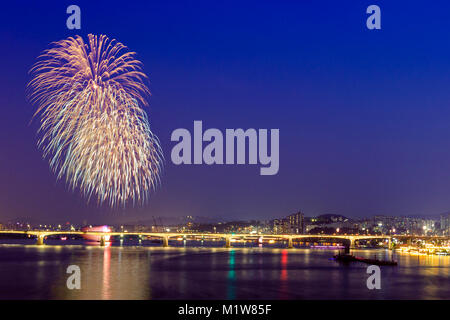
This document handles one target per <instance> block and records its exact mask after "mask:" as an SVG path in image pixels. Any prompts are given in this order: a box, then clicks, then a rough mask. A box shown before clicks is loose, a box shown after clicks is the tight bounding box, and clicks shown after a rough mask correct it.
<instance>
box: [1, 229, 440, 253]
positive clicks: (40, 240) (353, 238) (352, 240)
mask: <svg viewBox="0 0 450 320" xmlns="http://www.w3.org/2000/svg"><path fill="white" fill-rule="evenodd" d="M0 234H6V235H8V234H9V235H20V234H23V235H28V236H32V237H35V238H36V245H43V244H44V240H45V239H46V238H47V237H48V236H58V235H60V236H63V235H81V236H96V237H98V238H99V244H100V245H101V246H104V245H105V244H106V242H107V239H109V237H111V236H119V237H121V238H123V237H125V236H139V237H149V238H157V239H161V240H162V246H163V247H168V246H169V240H170V239H173V238H175V239H178V238H180V237H182V238H183V239H185V240H212V239H219V240H222V241H223V240H224V241H225V247H227V248H229V247H231V243H232V242H233V240H255V241H257V240H261V241H264V240H274V241H284V242H287V246H288V248H293V247H294V245H293V243H294V241H305V242H306V241H307V240H311V241H317V242H318V241H324V240H336V241H337V242H339V241H342V243H343V245H344V246H345V247H346V249H347V250H348V249H350V248H354V247H355V244H356V242H357V241H361V240H365V241H367V240H373V239H377V240H383V241H385V242H386V247H387V248H392V245H391V244H392V240H393V239H394V238H395V239H399V240H403V241H405V240H406V241H407V242H408V243H411V241H412V240H413V239H423V240H448V239H449V237H448V236H447V237H439V236H417V235H337V234H336V235H324V234H320V235H311V234H234V233H233V234H230V233H179V232H99V231H64V230H61V231H49V230H28V231H23V230H0ZM311 241H308V242H311Z"/></svg>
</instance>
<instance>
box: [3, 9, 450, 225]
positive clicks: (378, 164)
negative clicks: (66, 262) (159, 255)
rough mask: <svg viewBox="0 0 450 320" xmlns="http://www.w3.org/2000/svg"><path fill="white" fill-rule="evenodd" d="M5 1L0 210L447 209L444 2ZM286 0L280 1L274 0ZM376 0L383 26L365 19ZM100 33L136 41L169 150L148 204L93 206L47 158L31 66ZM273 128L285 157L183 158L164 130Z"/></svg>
mask: <svg viewBox="0 0 450 320" xmlns="http://www.w3.org/2000/svg"><path fill="white" fill-rule="evenodd" d="M30 2H31V3H32V4H26V3H25V2H22V3H20V4H11V3H9V4H2V9H1V13H0V21H1V28H0V40H1V44H2V50H1V51H0V55H1V59H0V67H1V68H0V70H1V73H0V107H1V108H2V112H1V116H0V150H1V153H0V221H2V220H6V219H9V218H13V217H36V218H39V219H49V220H54V219H56V218H58V219H61V220H68V221H74V222H77V221H82V220H83V219H87V220H88V221H89V222H97V221H101V222H113V221H115V220H117V219H119V218H130V219H132V218H138V219H147V218H151V216H152V215H155V216H183V215H199V216H214V217H222V218H226V219H228V218H236V217H238V218H272V217H277V216H284V215H287V214H289V213H292V212H294V211H296V210H298V209H301V210H303V211H304V212H305V213H306V214H307V215H316V214H322V213H337V214H343V215H347V216H369V215H373V214H389V215H418V214H420V215H435V214H437V213H440V212H443V211H448V210H450V196H449V195H450V125H449V123H450V90H449V88H450V41H449V40H450V19H449V16H450V3H449V2H448V1H433V2H430V1H287V2H280V1H277V2H275V1H257V2H251V1H224V2H220V3H219V2H218V1H195V2H187V1H186V2H173V1H171V2H169V1H145V4H143V3H139V4H133V2H132V1H120V2H118V1H117V2H114V1H89V2H86V3H84V2H82V1H76V2H73V3H76V4H78V5H79V6H80V7H81V12H82V29H81V30H80V31H71V30H68V29H67V28H66V23H65V21H66V18H67V14H66V13H65V11H66V8H67V6H68V5H69V4H72V2H64V1H58V2H50V3H46V2H45V1H30ZM275 3H276V4H275ZM370 4H378V5H379V6H380V7H381V11H382V30H376V31H370V30H367V29H366V26H365V21H366V17H367V14H366V13H365V11H366V8H367V6H368V5H370ZM88 33H95V34H100V33H103V34H106V35H108V36H109V37H111V38H116V39H118V40H119V41H121V42H122V43H124V44H125V45H127V46H128V47H129V48H130V49H131V50H133V51H136V52H137V53H138V59H140V60H141V61H142V62H143V63H144V70H145V72H146V73H147V74H148V76H149V78H150V80H151V85H150V90H151V91H152V94H153V95H152V97H151V98H150V101H149V102H150V107H149V108H148V109H147V112H148V114H149V118H150V122H151V126H152V129H153V131H154V133H156V134H157V135H158V136H159V138H160V140H161V142H162V146H163V149H164V153H165V156H166V160H167V161H166V163H165V172H164V175H163V179H162V185H161V187H160V188H159V190H158V191H157V192H156V193H154V194H153V197H152V200H151V201H150V202H149V204H148V205H147V206H144V207H141V208H129V209H127V210H110V209H108V208H99V207H97V205H96V204H95V203H93V204H90V205H87V204H86V200H85V199H84V198H83V197H82V196H81V195H80V194H79V193H78V192H71V191H69V190H68V188H67V187H66V186H65V184H64V182H61V181H60V182H56V177H55V175H54V174H53V173H52V172H51V171H50V170H49V167H48V164H47V162H46V161H45V160H43V159H42V158H41V153H40V151H39V150H38V149H37V147H36V140H37V137H36V129H37V125H38V122H37V121H36V122H34V123H32V124H31V125H29V121H30V119H31V117H32V115H33V112H34V108H33V107H32V106H31V105H30V104H29V103H28V102H27V100H26V98H25V85H26V83H27V81H29V75H28V74H27V72H28V70H29V68H30V67H31V65H32V64H33V63H34V62H35V58H36V57H37V56H38V54H39V53H40V52H41V51H42V50H44V49H46V48H47V47H48V45H49V43H50V42H52V41H56V40H60V39H63V38H66V37H68V36H71V35H74V34H80V35H82V36H86V35H87V34H88ZM194 120H203V125H204V127H206V128H211V127H215V128H220V129H225V128H239V127H242V128H279V129H280V171H279V174H278V175H276V176H260V175H259V166H241V167H238V166H210V167H209V166H206V165H202V166H175V165H173V164H172V163H171V161H170V150H171V148H172V147H173V145H174V143H172V142H170V134H171V132H172V131H173V130H174V129H176V128H188V129H190V130H192V126H193V121H194Z"/></svg>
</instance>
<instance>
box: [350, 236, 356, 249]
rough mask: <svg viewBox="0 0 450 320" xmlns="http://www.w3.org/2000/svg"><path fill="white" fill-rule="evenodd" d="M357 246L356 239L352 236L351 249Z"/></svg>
mask: <svg viewBox="0 0 450 320" xmlns="http://www.w3.org/2000/svg"><path fill="white" fill-rule="evenodd" d="M355 248H356V246H355V239H353V238H350V249H355Z"/></svg>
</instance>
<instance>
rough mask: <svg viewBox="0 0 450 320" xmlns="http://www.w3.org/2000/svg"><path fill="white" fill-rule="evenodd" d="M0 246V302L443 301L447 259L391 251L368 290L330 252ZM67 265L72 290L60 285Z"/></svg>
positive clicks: (356, 266)
mask: <svg viewBox="0 0 450 320" xmlns="http://www.w3.org/2000/svg"><path fill="white" fill-rule="evenodd" d="M2 242H3V243H1V244H0V299H450V256H412V255H408V254H395V255H394V259H395V260H397V261H398V262H399V265H398V266H397V267H388V266H383V267H381V289H380V290H376V289H375V290H369V289H368V288H367V284H366V282H367V278H368V277H369V276H370V274H368V273H367V267H368V265H366V264H363V263H359V262H358V263H352V264H349V265H345V264H341V263H339V262H336V261H334V260H331V259H330V258H332V256H333V254H335V253H336V252H337V251H333V250H323V249H310V248H303V249H300V248H297V249H289V250H288V249H283V248H267V247H252V248H246V247H239V248H238V247H236V248H230V249H225V248H212V247H182V246H179V247H169V248H162V247H159V246H140V245H133V244H131V245H124V246H110V247H100V246H98V245H92V246H90V245H81V244H79V243H76V242H74V243H72V244H70V242H66V243H69V244H64V245H61V242H60V241H53V242H54V243H49V244H47V245H44V246H36V245H33V244H32V243H31V242H29V241H28V242H27V241H23V242H20V241H18V240H16V241H15V243H4V242H5V241H2ZM18 242H19V243H18ZM49 242H52V241H49ZM353 254H355V255H358V256H366V257H374V256H377V257H378V258H383V259H391V256H390V255H391V253H390V252H389V251H387V250H383V249H378V250H373V249H372V250H369V249H366V250H354V251H353ZM70 265H77V266H79V268H80V271H81V289H80V290H76V289H74V290H70V289H68V288H67V285H66V282H67V279H68V277H69V276H70V274H67V273H66V270H67V267H68V266H70Z"/></svg>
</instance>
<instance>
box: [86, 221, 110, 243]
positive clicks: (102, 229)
mask: <svg viewBox="0 0 450 320" xmlns="http://www.w3.org/2000/svg"><path fill="white" fill-rule="evenodd" d="M81 231H83V232H111V228H110V227H108V226H106V225H104V226H94V227H83V228H81ZM82 236H83V239H85V240H88V241H96V242H100V239H101V236H99V235H92V234H83V235H82ZM105 241H107V242H108V241H111V236H109V235H106V236H105Z"/></svg>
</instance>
